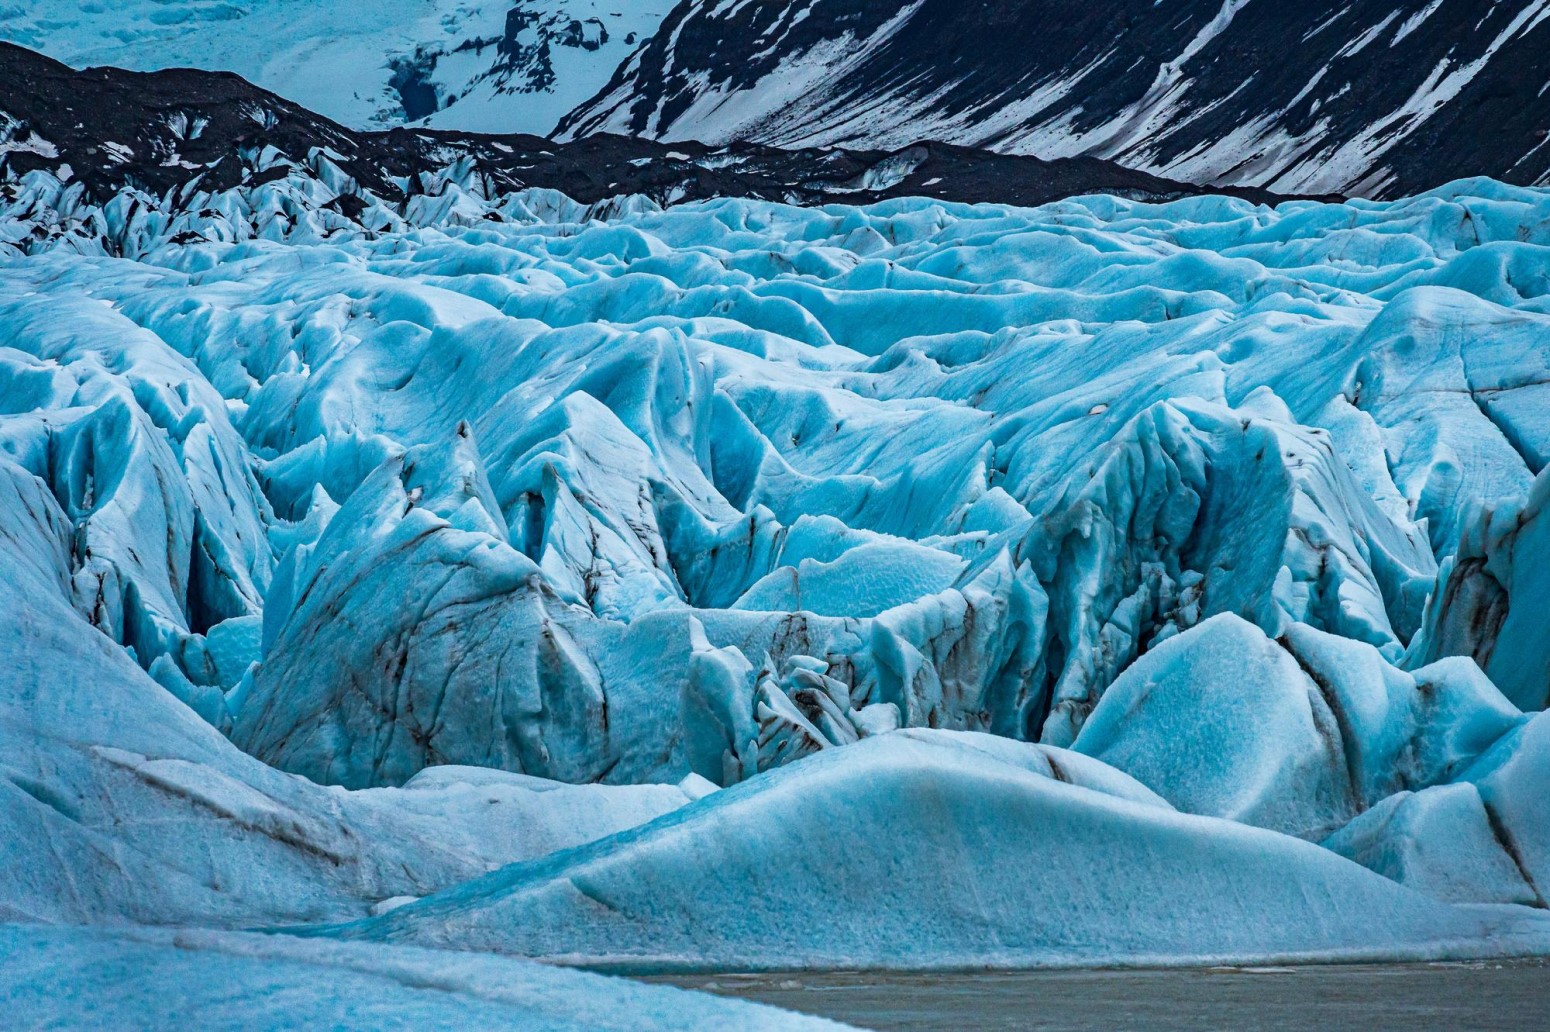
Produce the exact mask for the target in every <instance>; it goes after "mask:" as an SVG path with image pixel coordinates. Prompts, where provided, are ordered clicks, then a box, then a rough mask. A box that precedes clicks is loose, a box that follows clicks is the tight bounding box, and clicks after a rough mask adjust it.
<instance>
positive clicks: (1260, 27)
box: [563, 0, 1550, 196]
mask: <svg viewBox="0 0 1550 1032" xmlns="http://www.w3.org/2000/svg"><path fill="white" fill-rule="evenodd" d="M1547 19H1550V5H1547V4H1546V2H1545V0H1489V2H1487V0H1355V2H1352V0H1309V2H1299V3H1280V2H1275V0H1114V2H1108V3H1092V2H1090V0H1037V2H1031V3H1030V2H1027V0H983V2H976V3H971V4H964V3H962V2H961V0H886V2H877V0H768V2H759V3H746V2H738V0H724V2H719V0H718V2H704V3H683V4H680V5H679V6H678V7H676V8H675V9H674V10H673V11H672V12H671V14H669V16H668V17H667V19H666V20H665V21H664V22H663V24H662V26H661V29H660V30H659V31H658V33H657V34H656V35H655V36H654V37H653V38H652V39H651V40H650V42H649V43H648V44H647V45H646V47H645V48H644V49H643V50H641V51H640V52H639V53H637V54H635V55H633V56H632V57H631V58H630V59H629V60H628V61H627V62H626V63H625V64H624V65H623V66H622V67H621V68H620V69H619V71H618V72H617V73H616V74H615V76H614V78H613V80H612V81H611V82H610V83H609V85H608V88H607V89H606V90H605V91H604V92H603V94H602V95H601V96H599V97H597V98H596V99H594V100H592V101H590V102H588V103H587V104H585V105H583V106H582V107H581V108H579V109H578V110H577V111H575V112H573V113H572V114H571V115H569V116H567V118H566V119H565V122H564V123H563V126H564V128H565V129H566V130H567V131H569V132H572V133H586V132H596V131H600V130H608V131H612V132H626V133H644V134H647V135H651V136H655V137H659V138H661V139H666V140H679V139H698V140H705V141H709V142H724V141H727V140H731V139H752V140H759V141H763V142H769V143H777V144H781V145H786V146H794V145H801V146H810V145H825V144H844V145H847V146H867V147H879V146H880V147H894V146H900V145H903V144H906V143H912V142H915V141H917V140H922V139H937V140H948V141H952V142H955V143H963V144H969V145H973V146H979V147H989V148H993V149H996V150H1003V151H1008V152H1012V153H1025V154H1038V155H1040V156H1042V157H1058V156H1062V155H1074V154H1092V155H1099V156H1103V157H1109V158H1114V159H1116V160H1119V161H1121V162H1122V163H1124V164H1126V165H1129V166H1131V167H1134V168H1139V169H1145V170H1148V171H1152V172H1155V173H1157V174H1160V175H1166V176H1169V177H1171V178H1177V179H1185V180H1188V181H1192V182H1202V183H1215V184H1225V183H1235V184H1253V185H1260V186H1265V187H1268V188H1270V189H1274V190H1279V191H1282V192H1291V193H1353V194H1361V195H1366V196H1400V195H1403V194H1405V193H1409V192H1414V191H1416V190H1418V189H1426V188H1429V187H1432V186H1436V185H1439V184H1441V183H1443V182H1445V181H1447V180H1449V179H1452V178H1456V177H1460V176H1467V175H1493V176H1497V177H1499V178H1502V179H1506V180H1510V181H1513V182H1519V183H1533V182H1538V181H1541V180H1543V179H1544V177H1545V176H1546V175H1547V173H1550V147H1547V146H1546V128H1547V127H1550V93H1547V91H1546V89H1545V85H1546V83H1547V82H1550V56H1547V55H1550V23H1547Z"/></svg>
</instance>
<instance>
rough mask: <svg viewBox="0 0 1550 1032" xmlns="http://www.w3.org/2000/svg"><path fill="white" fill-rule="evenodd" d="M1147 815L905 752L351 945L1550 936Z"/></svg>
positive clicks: (1033, 953)
mask: <svg viewBox="0 0 1550 1032" xmlns="http://www.w3.org/2000/svg"><path fill="white" fill-rule="evenodd" d="M1147 795H1148V793H1146V791H1145V789H1144V788H1142V787H1141V786H1139V785H1137V784H1135V783H1134V782H1129V781H1128V780H1127V779H1125V778H1123V777H1122V776H1118V775H1116V774H1115V773H1114V772H1112V771H1106V770H1104V768H1103V767H1102V766H1101V765H1097V764H1092V761H1090V760H1087V761H1085V762H1083V758H1082V757H1080V756H1074V755H1073V754H1071V753H1068V752H1066V751H1065V750H1062V749H1056V748H1053V747H1047V746H1045V747H1041V746H1036V745H1031V744H1020V743H1013V742H1007V741H1006V740H1005V739H997V738H989V737H988V736H984V735H980V734H976V733H972V732H952V731H929V730H911V731H904V732H901V733H898V734H893V735H885V736H882V737H880V738H877V739H875V740H872V741H867V742H862V743H860V744H858V745H856V746H854V747H853V748H850V749H840V750H833V751H831V752H829V753H827V754H826V755H824V756H820V757H815V758H813V759H810V760H807V761H805V762H803V763H800V764H795V765H793V766H791V767H788V768H786V769H784V770H782V771H780V772H778V773H776V774H773V775H769V776H767V777H765V778H763V779H758V780H756V781H751V782H749V783H747V784H745V785H741V786H738V787H737V788H734V789H730V790H727V791H724V792H719V793H717V794H716V795H714V796H712V797H710V798H708V799H705V800H703V801H701V802H700V803H697V804H695V805H693V806H690V807H687V808H685V809H683V810H680V811H678V812H677V813H676V814H674V815H673V816H670V817H667V818H663V819H661V820H659V821H656V822H654V823H652V824H649V825H646V826H645V827H643V828H640V829H637V830H635V831H632V832H626V833H624V834H622V835H619V836H616V837H614V838H611V839H606V840H603V841H601V842H598V843H595V844H593V845H592V846H587V847H582V848H580V849H576V850H570V851H567V852H564V853H559V854H556V855H555V856H552V857H549V858H546V859H543V860H539V861H535V862H533V863H529V864H514V865H512V866H510V867H507V868H504V869H503V870H501V871H498V872H496V873H494V874H491V875H489V876H487V877H485V878H483V879H480V880H477V881H473V882H470V883H468V884H466V885H463V886H460V887H458V888H456V889H453V890H450V891H448V892H445V893H442V894H441V895H439V896H437V897H433V898H431V899H427V900H423V901H421V902H418V903H414V904H410V905H408V906H405V907H402V908H399V909H397V910H394V911H393V912H392V913H390V914H388V915H386V916H384V917H381V918H378V919H376V920H374V921H371V922H367V923H365V924H362V925H355V926H349V927H345V928H341V929H333V930H331V931H332V932H333V933H334V934H337V935H341V936H343V937H346V938H363V939H372V940H380V941H385V942H392V943H412V944H416V945H432V946H443V947H444V946H455V947H456V948H460V949H473V950H489V951H496V952H510V953H517V954H521V955H525V956H533V957H542V958H548V959H557V960H558V959H563V960H581V961H585V962H590V963H606V964H612V965H623V966H626V967H635V968H645V969H653V968H704V967H710V968H732V969H735V970H741V969H744V968H761V967H775V968H780V967H818V968H863V969H865V968H879V967H889V966H895V965H898V966H905V967H915V968H930V967H937V966H950V965H954V964H959V963H962V962H963V959H964V958H967V957H974V958H976V959H977V962H979V963H984V964H991V965H1032V964H1062V963H1064V964H1080V963H1089V964H1093V963H1115V962H1126V963H1147V962H1159V961H1167V960H1169V959H1175V958H1179V957H1189V958H1192V959H1195V960H1197V961H1200V962H1211V961H1213V960H1218V959H1223V958H1241V957H1244V956H1259V957H1263V958H1269V959H1288V958H1304V959H1307V958H1313V957H1320V958H1341V959H1353V960H1354V959H1362V958H1371V957H1392V956H1402V957H1408V958H1411V959H1429V958H1432V957H1438V956H1460V955H1467V953H1469V952H1471V951H1474V950H1480V951H1482V952H1494V951H1497V950H1512V949H1513V948H1514V947H1516V948H1519V949H1524V948H1527V949H1532V948H1534V947H1535V945H1536V944H1541V943H1543V941H1544V937H1545V936H1546V935H1547V934H1550V915H1546V914H1543V913H1540V912H1537V911H1533V910H1528V909H1523V908H1482V907H1475V908H1462V907H1455V908H1446V907H1440V906H1438V905H1437V904H1436V903H1435V902H1433V901H1432V900H1429V899H1427V898H1426V897H1424V896H1422V895H1421V894H1419V893H1416V892H1412V891H1410V890H1407V889H1404V888H1402V887H1400V886H1397V885H1395V884H1394V883H1393V882H1391V881H1389V880H1387V879H1385V878H1382V877H1379V876H1378V875H1376V874H1373V873H1372V872H1370V871H1367V870H1364V869H1363V868H1361V867H1358V866H1357V865H1355V864H1352V863H1349V862H1347V861H1345V860H1343V859H1341V858H1340V857H1337V856H1335V855H1334V854H1332V853H1330V852H1327V851H1325V850H1323V849H1320V848H1319V847H1317V846H1314V845H1310V844H1308V843H1306V842H1301V841H1299V840H1297V839H1294V838H1290V837H1288V836H1283V835H1275V834H1272V833H1270V832H1266V831H1261V830H1259V829H1255V828H1248V827H1245V826H1243V825H1239V824H1234V823H1230V822H1227V821H1220V820H1211V819H1207V818H1201V817H1190V816H1186V815H1182V814H1179V813H1176V812H1175V811H1174V810H1173V809H1172V808H1171V807H1168V806H1167V805H1166V804H1165V803H1162V802H1161V801H1160V800H1156V799H1149V798H1146V796H1147ZM1143 900H1145V901H1155V902H1154V903H1152V904H1150V905H1142V904H1140V903H1139V902H1138V901H1143ZM1487 944H1488V945H1487Z"/></svg>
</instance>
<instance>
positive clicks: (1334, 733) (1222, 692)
mask: <svg viewBox="0 0 1550 1032" xmlns="http://www.w3.org/2000/svg"><path fill="white" fill-rule="evenodd" d="M1072 748H1073V749H1074V750H1075V751H1077V752H1079V753H1082V754H1084V755H1087V756H1092V757H1094V758H1096V759H1099V760H1102V761H1103V762H1104V763H1107V764H1109V765H1111V766H1113V767H1116V768H1118V769H1119V770H1123V771H1125V772H1126V773H1127V774H1130V775H1131V776H1132V777H1134V778H1136V779H1137V780H1138V781H1140V782H1142V783H1143V784H1145V785H1147V786H1148V787H1149V788H1152V789H1153V790H1155V791H1157V792H1158V793H1160V794H1161V795H1162V796H1163V798H1165V799H1167V800H1168V801H1169V802H1171V803H1173V804H1174V805H1175V806H1177V807H1178V808H1179V809H1181V810H1184V811H1186V812H1188V813H1196V814H1205V815H1208V816H1212V817H1225V818H1228V819H1230V820H1235V821H1242V822H1244V823H1247V824H1254V825H1258V826H1260V827H1265V828H1273V829H1275V830H1277V831H1283V832H1290V833H1294V834H1312V833H1316V832H1318V831H1320V830H1322V829H1326V828H1329V827H1332V826H1335V825H1338V824H1341V823H1344V821H1346V820H1348V819H1349V818H1350V817H1351V816H1353V815H1354V814H1355V813H1356V810H1357V802H1358V801H1357V799H1356V797H1355V794H1354V793H1353V790H1352V788H1353V786H1352V785H1351V783H1350V778H1349V775H1348V772H1347V770H1346V764H1345V756H1344V751H1343V748H1342V741H1341V733H1340V725H1339V722H1338V721H1337V719H1336V717H1335V714H1334V713H1333V712H1332V711H1331V709H1330V704H1329V701H1328V700H1326V698H1325V697H1324V696H1323V695H1322V694H1321V693H1320V691H1319V687H1318V685H1317V684H1316V683H1315V682H1314V681H1313V680H1312V679H1311V678H1310V677H1309V676H1308V674H1307V672H1306V671H1304V670H1303V669H1302V668H1301V667H1299V666H1298V664H1297V662H1296V660H1295V659H1294V658H1293V657H1292V656H1291V655H1290V654H1289V653H1288V652H1287V651H1286V650H1285V649H1283V648H1281V647H1280V646H1279V645H1277V644H1276V643H1275V642H1274V641H1272V640H1270V639H1269V638H1267V637H1266V636H1265V633H1264V632H1263V631H1261V630H1260V629H1259V628H1258V627H1256V626H1254V625H1253V624H1251V623H1249V622H1247V621H1245V620H1243V619H1240V618H1239V617H1236V616H1233V615H1231V614H1223V615H1221V616H1215V617H1212V618H1211V619H1209V620H1207V621H1205V622H1204V623H1202V624H1200V625H1198V626H1196V627H1194V628H1192V629H1190V630H1188V631H1185V632H1184V633H1183V634H1180V635H1178V636H1176V637H1174V638H1170V639H1169V640H1167V641H1165V642H1163V643H1162V644H1161V645H1159V646H1157V647H1156V648H1154V649H1152V650H1151V651H1150V652H1148V653H1147V654H1146V655H1144V656H1142V657H1141V658H1140V659H1139V660H1137V661H1136V662H1135V663H1134V664H1133V665H1132V666H1130V667H1129V668H1128V669H1127V670H1126V671H1125V672H1124V673H1123V674H1121V675H1120V676H1119V678H1118V679H1117V680H1116V681H1115V682H1114V683H1113V684H1112V685H1110V686H1109V689H1108V691H1106V692H1105V693H1104V695H1103V698H1102V699H1101V700H1100V701H1099V703H1098V706H1097V708H1096V709H1094V710H1093V712H1092V714H1091V715H1090V716H1089V717H1088V719H1087V723H1086V724H1085V725H1083V727H1082V733H1081V734H1080V735H1078V736H1077V739H1076V742H1075V743H1074V744H1073V746H1072Z"/></svg>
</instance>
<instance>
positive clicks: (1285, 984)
mask: <svg viewBox="0 0 1550 1032" xmlns="http://www.w3.org/2000/svg"><path fill="white" fill-rule="evenodd" d="M648 981H655V982H669V983H671V984H674V985H681V986H684V987H686V988H690V989H701V990H706V991H709V992H713V993H718V994H720V995H723V996H735V997H739V998H742V999H747V1000H757V1001H759V1002H761V1003H770V1004H774V1005H775V1006H777V1007H784V1008H786V1009H787V1010H794V1011H803V1012H806V1013H808V1014H816V1015H821V1016H823V1017H826V1018H833V1019H835V1020H837V1021H844V1022H848V1023H849V1024H852V1025H857V1026H859V1027H862V1028H869V1029H878V1030H883V1032H927V1030H931V1032H936V1030H954V1032H959V1030H961V1032H977V1030H993V1032H1011V1030H1014V1029H1015V1030H1019V1032H1021V1030H1037V1032H1184V1030H1189V1032H1197V1030H1213V1032H1214V1030H1222V1032H1285V1030H1288V1029H1314V1030H1318V1032H1345V1030H1350V1032H1429V1030H1433V1029H1437V1030H1446V1032H1520V1030H1522V1032H1550V963H1547V962H1546V961H1543V960H1531V961H1507V962H1499V961H1493V962H1487V963H1476V964H1388V965H1354V964H1353V965H1330V966H1305V967H1292V968H1213V969H1198V968H1195V969H1171V970H1155V969H1154V970H1142V971H1020V972H1007V973H996V974H922V975H903V974H878V973H845V972H840V973H833V974H794V975H704V976H673V977H659V978H652V979H648Z"/></svg>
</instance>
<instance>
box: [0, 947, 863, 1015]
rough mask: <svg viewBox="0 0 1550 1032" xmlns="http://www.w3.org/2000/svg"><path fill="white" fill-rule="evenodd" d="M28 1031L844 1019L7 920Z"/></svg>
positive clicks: (456, 962) (339, 955)
mask: <svg viewBox="0 0 1550 1032" xmlns="http://www.w3.org/2000/svg"><path fill="white" fill-rule="evenodd" d="M0 953H3V955H4V956H5V958H6V963H5V965H4V967H3V968H0V1010H3V1011H4V1013H5V1015H6V1018H7V1020H8V1022H9V1023H10V1024H11V1026H12V1027H19V1028H170V1027H174V1026H177V1025H189V1026H192V1027H197V1028H201V1029H252V1028H372V1029H383V1030H388V1029H415V1030H420V1029H445V1030H448V1032H453V1030H466V1029H470V1028H480V1029H492V1030H495V1029H502V1030H504V1029H511V1030H520V1032H607V1030H611V1029H618V1030H621V1032H623V1030H628V1032H648V1030H661V1032H691V1030H703V1032H719V1030H722V1029H727V1028H739V1029H749V1030H750V1032H755V1030H757V1032H764V1030H768V1032H775V1030H785V1029H791V1030H806V1029H812V1030H814V1032H817V1030H837V1029H841V1028H844V1027H846V1026H842V1025H837V1024H835V1023H833V1022H830V1021H823V1020H820V1019H817V1018H810V1017H804V1016H799V1015H796V1014H790V1013H786V1012H783V1011H779V1010H776V1009H775V1008H773V1007H761V1006H757V1005H754V1004H750V1003H743V1002H741V1001H736V1000H724V999H720V998H718V997H715V996H710V995H707V994H702V993H689V992H684V991H682V990H678V989H673V988H669V987H667V986H649V985H642V984H641V983H639V982H630V981H626V980H624V979H616V978H606V977H603V976H601V975H590V974H584V973H582V972H579V971H567V970H565V969H563V968H558V967H552V966H548V965H544V964H534V963H531V962H527V961H519V960H512V959H509V958H496V957H473V956H469V955H468V954H466V953H459V954H453V953H439V952H434V951H431V950H417V949H402V948H383V947H363V946H358V945H353V944H339V943H326V942H318V941H312V942H306V941H302V940H298V939H292V938H288V937H285V936H264V935H251V934H240V933H233V932H224V933H222V932H201V931H150V930H141V929H134V930H116V931H106V930H98V929H86V928H40V927H36V926H24V925H14V924H13V925H5V926H3V927H0Z"/></svg>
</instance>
